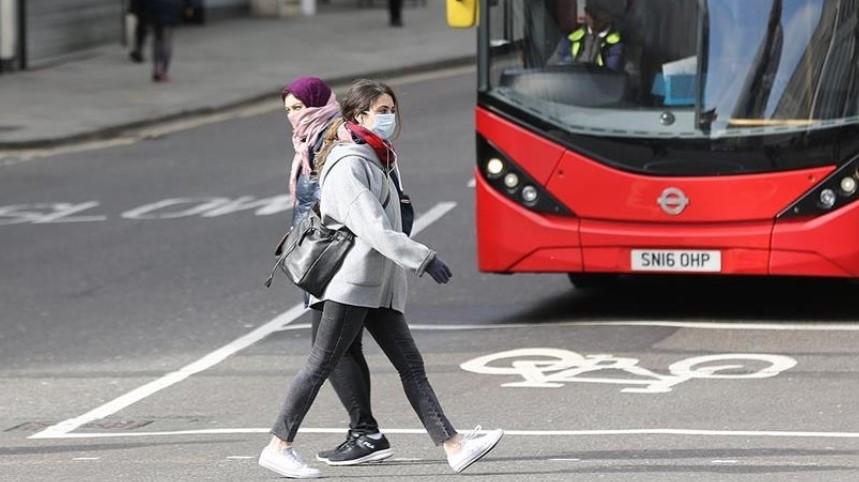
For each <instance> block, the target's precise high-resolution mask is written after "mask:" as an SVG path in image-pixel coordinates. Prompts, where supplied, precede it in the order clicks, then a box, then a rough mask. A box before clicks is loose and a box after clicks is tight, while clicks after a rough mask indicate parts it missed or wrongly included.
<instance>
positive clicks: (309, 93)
mask: <svg viewBox="0 0 859 482" xmlns="http://www.w3.org/2000/svg"><path fill="white" fill-rule="evenodd" d="M289 94H292V95H294V96H295V97H296V98H297V99H298V100H300V101H301V102H304V106H305V107H322V106H324V105H325V104H327V103H328V99H330V98H331V87H328V85H327V84H326V83H325V82H323V81H322V79H319V78H317V77H306V76H305V77H299V78H297V79H295V80H293V81H292V82H290V83H289V84H287V85H286V87H284V88H283V90H282V91H281V92H280V97H281V99H286V96H287V95H289Z"/></svg>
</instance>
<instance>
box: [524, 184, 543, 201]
mask: <svg viewBox="0 0 859 482" xmlns="http://www.w3.org/2000/svg"><path fill="white" fill-rule="evenodd" d="M538 196H539V193H538V192H537V188H535V187H534V186H525V187H523V188H522V200H523V201H525V204H528V205H531V204H534V203H536V202H537V197H538Z"/></svg>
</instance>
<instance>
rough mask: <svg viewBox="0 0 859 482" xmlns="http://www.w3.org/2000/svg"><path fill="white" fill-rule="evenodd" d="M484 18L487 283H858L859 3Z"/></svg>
mask: <svg viewBox="0 0 859 482" xmlns="http://www.w3.org/2000/svg"><path fill="white" fill-rule="evenodd" d="M476 4H477V2H475V1H473V0H471V1H470V0H465V1H463V0H449V2H448V7H449V10H448V20H449V23H450V24H451V25H452V26H457V25H458V26H468V25H469V24H470V23H472V21H474V22H475V23H477V24H478V25H479V27H478V42H479V46H478V105H477V108H476V128H477V167H476V170H475V180H476V205H477V241H478V242H477V246H478V260H479V269H480V270H481V271H483V272H493V273H522V272H528V273H535V272H536V273H548V272H556V273H569V274H570V277H571V279H572V280H573V282H574V283H582V284H586V283H587V282H588V281H596V280H600V279H604V278H606V277H612V276H614V275H618V274H630V273H633V274H635V273H712V274H722V275H798V276H822V277H857V276H859V203H857V202H855V201H856V199H857V198H859V194H857V184H859V75H857V74H859V35H857V31H859V26H857V24H859V0H755V1H749V0H617V1H612V0H587V1H585V0H578V1H576V0H572V1H570V0H489V1H483V2H479V8H478V6H477V5H476ZM478 11H479V14H478V13H477V12H478ZM472 14H474V15H475V18H473V19H472V18H470V15H472ZM596 20H600V21H601V22H602V23H597V22H596ZM606 22H609V26H608V27H607V26H606ZM583 31H584V32H585V33H586V34H587V35H590V36H591V44H590V47H589V46H588V45H587V44H581V43H580V44H579V45H578V47H574V46H573V44H575V43H577V42H576V37H578V38H579V39H581V38H582V32H583ZM608 34H614V36H613V37H612V36H611V35H608ZM609 39H611V40H613V42H610V41H609ZM617 45H620V46H621V47H622V52H621V55H620V57H621V59H620V60H618V58H617V57H618V55H615V54H617V50H618V49H617V48H616V46H617ZM588 48H590V54H589V55H592V57H590V58H589V59H583V55H579V56H578V57H576V55H577V54H580V53H581V52H584V51H585V50H588ZM575 49H578V50H579V52H575ZM612 49H614V50H612ZM564 57H566V59H565V58H564ZM595 59H596V60H595ZM612 63H613V64H614V65H612Z"/></svg>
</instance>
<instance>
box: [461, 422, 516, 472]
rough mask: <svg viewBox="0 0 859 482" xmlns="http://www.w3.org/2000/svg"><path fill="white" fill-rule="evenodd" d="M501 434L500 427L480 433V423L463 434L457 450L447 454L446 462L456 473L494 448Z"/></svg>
mask: <svg viewBox="0 0 859 482" xmlns="http://www.w3.org/2000/svg"><path fill="white" fill-rule="evenodd" d="M502 436H504V430H501V429H500V428H499V429H496V430H490V431H488V432H486V433H480V425H478V426H477V427H474V430H472V431H471V432H469V433H467V434H465V435H463V437H462V445H461V446H460V448H459V451H458V452H457V453H455V454H451V455H448V456H447V463H448V464H450V468H452V469H453V470H454V471H456V472H457V473H459V472H462V471H463V470H465V469H467V468H468V466H469V465H471V464H473V463H475V462H477V461H478V460H480V459H481V458H482V457H483V456H484V455H486V454H488V453H489V451H490V450H492V449H494V448H495V446H496V445H498V442H499V441H500V440H501V437H502Z"/></svg>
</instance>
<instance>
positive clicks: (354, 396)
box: [310, 310, 379, 435]
mask: <svg viewBox="0 0 859 482" xmlns="http://www.w3.org/2000/svg"><path fill="white" fill-rule="evenodd" d="M311 311H312V314H313V322H312V324H311V335H310V341H311V344H315V343H316V334H317V333H318V332H319V323H320V322H321V321H322V310H311ZM363 335H364V332H363V330H361V331H359V332H358V335H357V336H356V337H355V341H353V342H352V344H351V345H349V348H348V349H347V350H346V352H345V353H343V358H341V359H340V362H339V363H337V366H335V367H334V371H332V372H331V374H330V375H328V381H329V382H331V386H332V387H333V388H334V392H335V393H336V394H337V398H339V399H340V403H342V404H343V406H344V407H345V408H346V411H347V412H349V431H350V432H352V433H353V434H356V435H367V434H371V433H376V432H378V431H379V423H378V422H376V419H375V418H373V410H372V408H371V404H370V368H369V367H368V366H367V359H366V358H364V347H363V343H362V338H363Z"/></svg>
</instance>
